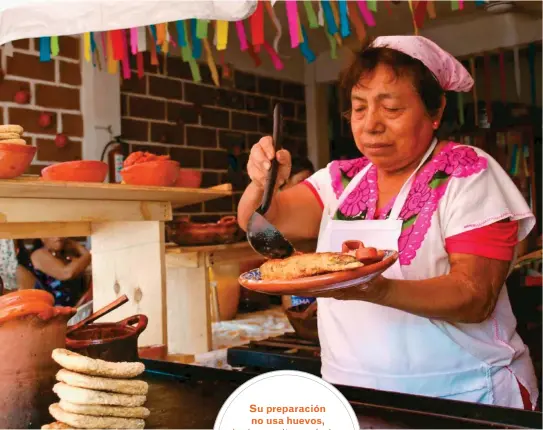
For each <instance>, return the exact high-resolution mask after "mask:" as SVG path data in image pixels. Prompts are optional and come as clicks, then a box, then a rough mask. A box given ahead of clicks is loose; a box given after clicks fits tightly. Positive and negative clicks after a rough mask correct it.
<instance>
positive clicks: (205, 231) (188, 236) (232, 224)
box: [168, 216, 242, 246]
mask: <svg viewBox="0 0 543 430" xmlns="http://www.w3.org/2000/svg"><path fill="white" fill-rule="evenodd" d="M168 235H169V238H170V240H171V241H172V242H175V243H176V244H178V245H180V246H191V245H218V244H227V243H234V242H238V241H239V240H240V239H241V238H242V230H241V229H240V228H239V226H238V223H237V221H236V217H234V216H227V217H224V218H222V219H221V220H219V221H218V222H216V223H195V222H190V221H188V220H187V219H178V220H177V221H174V222H173V223H170V224H169V226H168Z"/></svg>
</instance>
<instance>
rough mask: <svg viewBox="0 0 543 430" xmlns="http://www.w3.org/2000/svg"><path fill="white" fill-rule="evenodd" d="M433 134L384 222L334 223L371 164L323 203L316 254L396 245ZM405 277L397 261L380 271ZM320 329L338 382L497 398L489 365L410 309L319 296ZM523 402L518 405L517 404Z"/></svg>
mask: <svg viewBox="0 0 543 430" xmlns="http://www.w3.org/2000/svg"><path fill="white" fill-rule="evenodd" d="M436 145H437V140H434V142H433V143H432V145H431V146H430V148H429V149H428V150H427V152H426V154H425V156H424V157H423V159H422V161H421V163H420V164H419V166H418V167H417V169H416V171H415V172H413V174H412V175H411V177H410V178H409V179H408V180H407V181H406V183H405V184H404V185H403V187H402V189H401V190H400V193H399V194H398V196H397V198H396V201H395V203H394V206H393V208H392V211H391V213H390V216H389V218H388V219H386V220H366V221H339V220H334V219H333V217H334V214H335V211H336V210H337V208H339V207H340V206H341V203H342V202H343V201H344V200H345V199H346V198H347V196H348V195H349V194H350V192H351V191H352V190H353V189H354V188H355V187H356V185H357V184H358V183H359V182H360V181H361V179H362V178H363V177H364V175H366V173H367V172H368V170H369V169H370V167H371V163H370V164H369V165H368V166H366V167H365V168H364V169H363V170H362V171H361V172H359V173H358V174H357V175H356V176H355V177H354V178H353V179H352V180H351V182H350V183H349V185H348V186H347V188H346V189H345V191H344V192H343V193H342V195H341V196H340V197H339V201H338V203H337V205H336V206H335V207H333V208H328V209H327V208H325V210H324V213H323V218H322V223H321V231H320V233H319V244H318V252H325V251H331V252H340V251H341V245H342V243H343V242H344V241H345V240H361V241H362V242H363V243H364V245H366V246H371V247H375V248H378V249H393V250H396V251H397V250H398V239H399V237H400V234H401V230H402V220H399V219H398V216H399V214H400V211H401V209H402V207H403V205H404V203H405V201H406V198H407V195H408V193H409V190H410V188H411V184H412V183H413V181H414V178H415V176H416V172H417V171H418V170H419V169H420V168H421V166H422V165H423V164H424V161H426V160H427V158H428V157H429V156H431V154H432V152H433V150H434V149H435V147H436ZM383 276H385V277H386V278H389V279H404V278H403V275H402V269H401V266H400V263H399V261H397V262H396V263H395V264H394V265H393V266H392V267H390V268H389V269H388V270H387V271H386V272H385V273H384V274H383ZM318 306H319V312H318V329H319V338H320V343H321V351H322V352H321V353H322V377H323V379H325V380H327V381H329V382H331V383H334V384H341V385H350V386H358V387H366V388H373V389H378V390H384V391H395V392H403V393H410V394H416V395H425V396H432V397H441V398H450V399H455V400H464V401H471V402H478V403H487V404H492V403H494V398H493V390H492V388H493V387H492V375H493V372H495V371H497V370H499V368H496V367H493V366H490V365H489V364H487V363H486V362H485V361H483V360H482V359H481V358H476V357H475V355H477V354H473V351H470V352H471V353H470V352H468V350H467V349H466V348H463V347H461V346H460V345H459V344H458V343H456V342H454V341H453V340H452V339H451V338H450V337H449V336H447V335H446V334H445V333H444V331H443V330H442V329H440V327H439V325H440V324H442V322H437V323H436V322H433V321H432V320H430V319H428V318H422V317H419V316H416V315H413V314H410V313H407V312H403V311H400V310H396V309H393V308H389V307H385V306H380V305H376V304H372V303H367V302H364V301H342V300H336V299H331V298H319V299H318ZM520 407H522V404H521V405H520Z"/></svg>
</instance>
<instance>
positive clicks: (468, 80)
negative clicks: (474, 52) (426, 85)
mask: <svg viewBox="0 0 543 430" xmlns="http://www.w3.org/2000/svg"><path fill="white" fill-rule="evenodd" d="M371 46H372V47H374V48H390V49H394V50H396V51H400V52H403V53H404V54H406V55H409V56H410V57H412V58H416V59H417V60H419V61H421V62H422V63H423V64H424V65H425V66H426V67H428V69H430V71H431V72H432V73H433V74H434V76H435V77H436V78H437V81H438V82H439V84H440V85H441V88H443V89H444V90H445V91H462V92H467V91H469V90H471V87H472V86H473V79H472V77H471V75H470V74H469V73H468V71H467V70H466V69H465V67H464V66H462V64H461V63H460V62H459V61H458V60H457V59H456V58H454V57H453V56H452V55H451V54H449V53H448V52H446V51H444V50H443V49H441V48H440V47H439V46H437V45H436V44H435V43H434V42H432V41H431V40H429V39H426V38H425V37H422V36H380V37H378V38H376V39H375V40H374V41H373V43H372V44H371Z"/></svg>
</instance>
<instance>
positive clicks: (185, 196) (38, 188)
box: [0, 178, 232, 207]
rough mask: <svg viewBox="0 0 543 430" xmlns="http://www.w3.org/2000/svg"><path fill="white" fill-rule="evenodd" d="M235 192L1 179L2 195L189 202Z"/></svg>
mask: <svg viewBox="0 0 543 430" xmlns="http://www.w3.org/2000/svg"><path fill="white" fill-rule="evenodd" d="M231 194H232V186H231V185H230V184H223V185H218V186H216V187H212V188H178V187H149V186H140V185H126V184H104V183H100V184H97V183H88V182H53V181H42V180H35V179H28V178H24V179H11V180H0V198H17V199H21V198H25V199H63V200H68V199H78V200H116V201H149V202H169V203H171V204H172V206H174V207H180V206H188V205H193V204H196V203H202V202H205V201H208V200H213V199H217V198H220V197H226V196H229V195H231Z"/></svg>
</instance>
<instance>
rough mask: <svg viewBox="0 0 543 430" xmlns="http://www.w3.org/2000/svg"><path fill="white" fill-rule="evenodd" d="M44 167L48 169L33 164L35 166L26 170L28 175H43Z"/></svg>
mask: <svg viewBox="0 0 543 430" xmlns="http://www.w3.org/2000/svg"><path fill="white" fill-rule="evenodd" d="M44 167H47V166H39V165H36V164H33V165H30V166H28V169H26V171H25V173H26V174H27V175H41V171H42V170H43V168H44Z"/></svg>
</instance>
